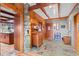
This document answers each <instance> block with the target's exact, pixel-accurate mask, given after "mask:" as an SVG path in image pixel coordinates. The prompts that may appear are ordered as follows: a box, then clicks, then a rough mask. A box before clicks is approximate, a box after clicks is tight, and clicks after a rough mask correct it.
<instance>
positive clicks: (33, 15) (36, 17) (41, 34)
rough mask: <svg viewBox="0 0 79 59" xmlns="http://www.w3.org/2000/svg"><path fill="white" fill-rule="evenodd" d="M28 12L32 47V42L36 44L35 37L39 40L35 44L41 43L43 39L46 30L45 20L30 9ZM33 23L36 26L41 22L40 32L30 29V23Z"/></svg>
mask: <svg viewBox="0 0 79 59" xmlns="http://www.w3.org/2000/svg"><path fill="white" fill-rule="evenodd" d="M29 14H30V21H31V30H30V35H31V47H32V44H36V43H37V41H36V38H37V39H38V40H40V42H38V43H37V44H39V45H41V44H42V43H43V41H44V39H45V31H46V29H45V20H44V19H43V18H42V17H40V16H39V15H38V14H36V13H35V12H33V11H30V12H29ZM33 24H34V25H37V26H38V25H39V24H41V25H42V31H40V32H38V31H34V30H33V29H32V25H33ZM34 35H38V37H37V36H34ZM33 36H34V37H33ZM33 40H34V41H33ZM33 42H35V43H33Z"/></svg>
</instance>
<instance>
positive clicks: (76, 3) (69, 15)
mask: <svg viewBox="0 0 79 59" xmlns="http://www.w3.org/2000/svg"><path fill="white" fill-rule="evenodd" d="M77 5H78V3H76V5H75V6H74V8H73V9H72V10H71V12H70V13H69V15H68V16H70V15H71V13H72V12H73V10H74V9H75V8H76V6H77Z"/></svg>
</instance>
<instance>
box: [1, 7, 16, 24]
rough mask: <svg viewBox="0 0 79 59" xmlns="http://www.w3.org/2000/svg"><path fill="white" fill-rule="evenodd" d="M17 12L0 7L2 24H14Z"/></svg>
mask: <svg viewBox="0 0 79 59" xmlns="http://www.w3.org/2000/svg"><path fill="white" fill-rule="evenodd" d="M15 14H16V12H15V11H13V10H12V9H10V8H5V7H3V6H0V22H1V23H13V22H14V18H15Z"/></svg>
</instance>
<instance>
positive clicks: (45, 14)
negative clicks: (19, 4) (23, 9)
mask: <svg viewBox="0 0 79 59" xmlns="http://www.w3.org/2000/svg"><path fill="white" fill-rule="evenodd" d="M41 10H42V11H43V12H44V14H45V15H46V16H47V17H48V18H50V17H49V16H48V14H47V13H46V11H45V9H44V8H41Z"/></svg>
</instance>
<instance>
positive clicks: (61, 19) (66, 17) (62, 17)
mask: <svg viewBox="0 0 79 59" xmlns="http://www.w3.org/2000/svg"><path fill="white" fill-rule="evenodd" d="M66 18H68V16H66V17H60V18H50V19H46V20H55V19H59V20H62V19H66Z"/></svg>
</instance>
